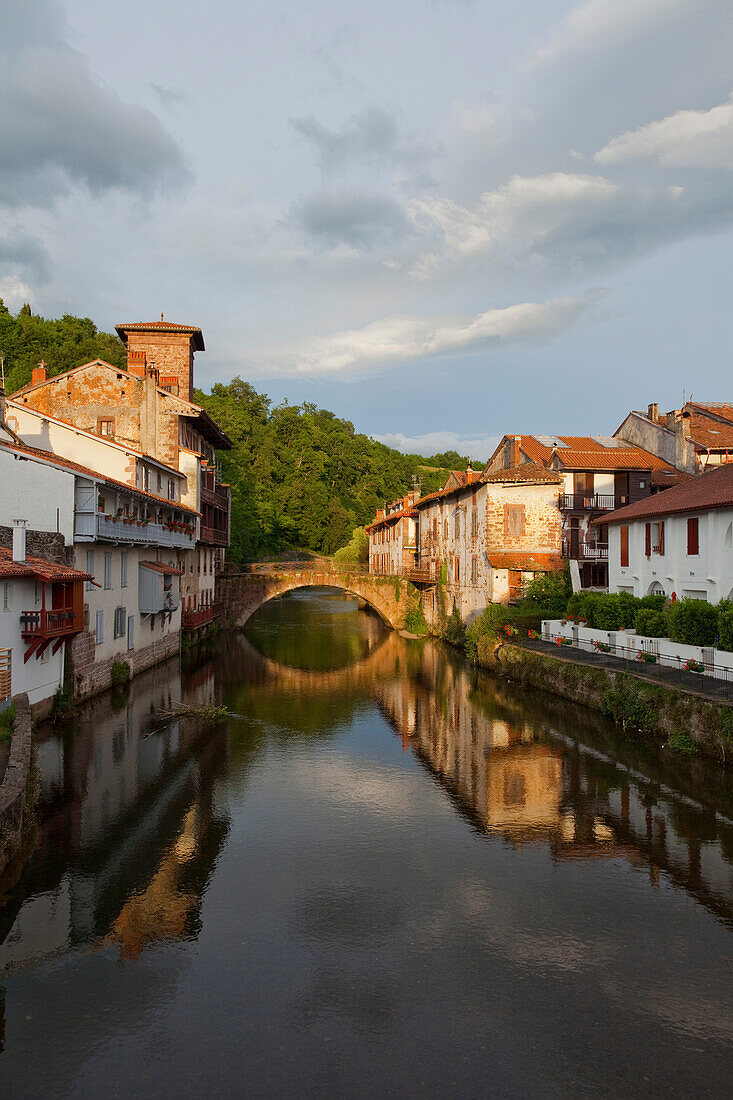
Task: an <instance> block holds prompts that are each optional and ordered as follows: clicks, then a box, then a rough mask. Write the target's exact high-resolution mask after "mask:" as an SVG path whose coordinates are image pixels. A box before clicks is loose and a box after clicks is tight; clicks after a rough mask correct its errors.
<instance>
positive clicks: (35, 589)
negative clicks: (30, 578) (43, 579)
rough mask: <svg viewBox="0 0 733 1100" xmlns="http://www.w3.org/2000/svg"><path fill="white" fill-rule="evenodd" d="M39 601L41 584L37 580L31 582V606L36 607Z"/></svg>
mask: <svg viewBox="0 0 733 1100" xmlns="http://www.w3.org/2000/svg"><path fill="white" fill-rule="evenodd" d="M40 602H41V584H40V582H39V581H34V582H33V606H34V607H38V605H39V603H40Z"/></svg>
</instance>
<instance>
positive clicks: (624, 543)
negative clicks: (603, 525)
mask: <svg viewBox="0 0 733 1100" xmlns="http://www.w3.org/2000/svg"><path fill="white" fill-rule="evenodd" d="M628 564H629V528H628V527H627V526H626V525H625V524H624V526H622V527H621V565H622V566H626V565H628Z"/></svg>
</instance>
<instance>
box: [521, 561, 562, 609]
mask: <svg viewBox="0 0 733 1100" xmlns="http://www.w3.org/2000/svg"><path fill="white" fill-rule="evenodd" d="M568 582H569V573H568V576H567V577H566V574H565V571H563V572H562V573H536V574H535V576H534V579H533V580H531V581H530V582H529V584H528V585H527V589H526V591H525V593H524V596H523V598H522V600H521V601H520V606H521V607H522V609H523V610H524V609H526V610H527V611H532V612H534V613H535V614H538V615H541V616H543V617H544V618H546V619H559V618H561V617H562V616H563V615H564V614H565V609H566V607H567V605H568V599H569V598H570V596H571V591H570V590H569V583H568Z"/></svg>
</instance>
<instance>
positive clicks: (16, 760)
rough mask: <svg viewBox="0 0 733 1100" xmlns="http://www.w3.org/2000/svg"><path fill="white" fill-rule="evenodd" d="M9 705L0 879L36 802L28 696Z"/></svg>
mask: <svg viewBox="0 0 733 1100" xmlns="http://www.w3.org/2000/svg"><path fill="white" fill-rule="evenodd" d="M13 705H14V707H15V720H14V722H13V736H12V740H11V742H10V752H9V755H8V762H7V766H6V768H5V774H4V775H3V778H2V783H0V875H2V874H3V873H4V872H5V871H6V870H7V868H8V866H9V865H10V864H11V862H12V860H13V859H14V857H15V856H16V855H17V853H18V852H19V850H20V849H21V847H22V845H23V838H24V836H25V834H26V832H27V830H28V826H29V824H30V821H31V820H32V818H33V812H34V810H35V804H36V799H37V789H36V788H37V784H36V782H35V769H34V767H33V721H32V718H31V708H30V705H29V702H28V696H27V695H25V694H22V695H16V696H15V698H14V699H13Z"/></svg>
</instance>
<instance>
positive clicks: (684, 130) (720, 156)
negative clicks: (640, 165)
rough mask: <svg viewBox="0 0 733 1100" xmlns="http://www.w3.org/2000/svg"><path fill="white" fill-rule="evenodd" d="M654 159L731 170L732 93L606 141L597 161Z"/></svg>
mask: <svg viewBox="0 0 733 1100" xmlns="http://www.w3.org/2000/svg"><path fill="white" fill-rule="evenodd" d="M648 159H653V160H656V161H658V162H659V163H660V164H663V165H669V166H671V167H675V168H727V169H729V170H733V96H731V97H730V98H729V99H728V101H727V102H726V103H721V104H720V105H719V106H718V107H712V108H711V109H710V110H709V111H677V113H676V114H674V115H670V116H669V117H668V118H664V119H661V120H660V121H657V122H649V123H647V125H646V126H640V127H639V128H638V129H637V130H627V131H626V133H624V134H620V135H619V136H618V137H616V138H614V139H613V141H609V143H608V145H606V146H604V148H603V149H600V150H599V151H598V152H597V153H596V154H595V156H594V157H593V160H594V161H595V162H596V163H597V164H604V165H605V164H621V163H623V162H624V161H633V160H648Z"/></svg>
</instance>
